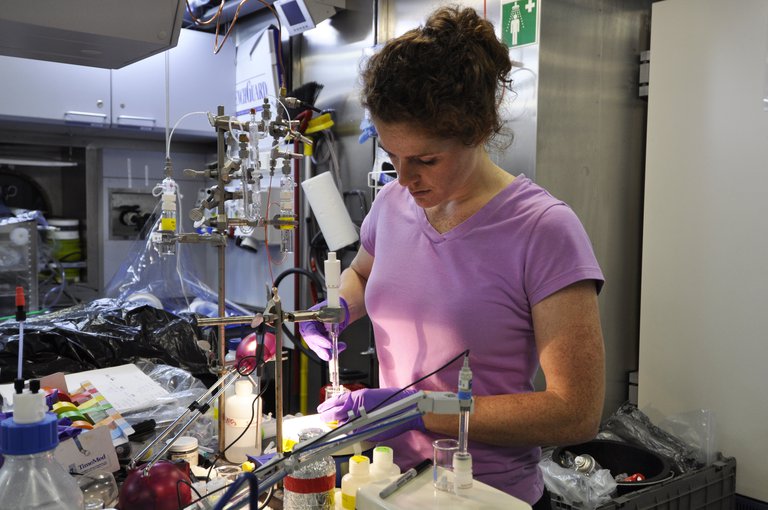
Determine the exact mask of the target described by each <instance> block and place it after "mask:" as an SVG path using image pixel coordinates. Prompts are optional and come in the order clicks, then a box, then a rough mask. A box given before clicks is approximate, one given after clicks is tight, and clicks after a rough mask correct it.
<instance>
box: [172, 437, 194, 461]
mask: <svg viewBox="0 0 768 510" xmlns="http://www.w3.org/2000/svg"><path fill="white" fill-rule="evenodd" d="M168 460H171V461H174V460H183V461H185V462H187V463H188V464H189V465H190V466H197V438H196V437H192V436H181V437H180V438H178V439H177V440H176V442H175V443H173V445H171V448H170V449H169V450H168Z"/></svg>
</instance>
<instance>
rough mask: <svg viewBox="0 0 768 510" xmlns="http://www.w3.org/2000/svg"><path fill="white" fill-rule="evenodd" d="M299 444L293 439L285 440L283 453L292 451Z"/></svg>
mask: <svg viewBox="0 0 768 510" xmlns="http://www.w3.org/2000/svg"><path fill="white" fill-rule="evenodd" d="M297 442H298V441H294V440H293V439H287V438H283V451H284V452H290V451H292V450H293V447H294V446H296V443H297Z"/></svg>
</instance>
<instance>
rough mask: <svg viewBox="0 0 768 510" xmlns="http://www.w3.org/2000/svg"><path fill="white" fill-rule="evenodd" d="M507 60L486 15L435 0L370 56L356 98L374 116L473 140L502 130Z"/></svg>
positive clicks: (466, 141) (480, 140)
mask: <svg viewBox="0 0 768 510" xmlns="http://www.w3.org/2000/svg"><path fill="white" fill-rule="evenodd" d="M511 68H512V64H511V63H510V60H509V50H508V49H507V47H506V46H505V45H504V44H503V43H502V42H501V41H499V39H498V38H497V37H496V34H495V32H494V29H493V25H492V24H491V23H490V22H489V21H487V20H484V19H482V18H481V17H480V16H478V14H477V12H475V10H474V9H472V8H461V7H458V6H447V7H441V8H439V9H438V10H436V11H434V12H433V13H432V14H431V15H430V16H429V18H428V19H427V21H426V23H425V24H424V25H423V26H420V27H418V28H416V29H413V30H409V31H408V32H406V33H405V34H403V35H402V36H400V37H397V38H395V39H392V40H391V41H389V42H387V43H386V45H385V46H384V47H383V48H382V49H381V51H379V52H378V53H376V54H375V55H373V56H372V57H371V58H370V59H369V60H368V62H367V63H366V65H365V67H364V69H363V72H362V80H363V90H362V103H363V106H364V107H366V108H368V110H369V111H370V112H371V115H372V116H373V118H374V119H376V120H381V121H382V122H387V123H390V122H398V123H399V122H406V123H412V124H414V126H415V127H416V128H417V129H423V130H425V131H429V132H431V133H433V134H436V135H437V136H443V137H447V138H457V139H459V140H461V141H462V142H463V143H464V144H466V145H468V146H475V145H478V144H481V143H484V142H486V141H487V140H489V139H490V138H491V137H492V136H493V135H495V134H496V133H498V132H499V131H500V130H501V127H502V122H501V119H500V118H499V113H498V103H499V98H500V95H501V93H502V91H503V88H504V87H506V86H507V85H508V83H509V80H508V79H507V75H508V74H509V71H510V70H511Z"/></svg>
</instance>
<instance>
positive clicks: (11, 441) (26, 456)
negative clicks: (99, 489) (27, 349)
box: [0, 380, 84, 510]
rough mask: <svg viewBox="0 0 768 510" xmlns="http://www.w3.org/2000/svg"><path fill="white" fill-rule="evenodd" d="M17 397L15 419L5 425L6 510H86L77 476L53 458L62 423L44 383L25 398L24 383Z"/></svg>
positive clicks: (1, 445) (0, 435)
mask: <svg viewBox="0 0 768 510" xmlns="http://www.w3.org/2000/svg"><path fill="white" fill-rule="evenodd" d="M19 382H20V384H18V383H17V385H16V393H15V394H14V395H13V409H14V415H13V417H12V418H7V419H5V420H3V422H2V423H1V424H0V450H2V452H3V455H4V456H5V463H4V464H3V467H2V468H0V495H2V500H1V502H0V507H2V508H3V510H23V509H30V508H34V509H35V510H74V509H77V510H82V509H83V508H84V501H83V493H82V491H81V490H80V487H79V486H78V485H77V482H76V481H75V479H74V478H72V476H71V475H70V474H69V473H67V472H66V471H65V470H64V468H63V467H61V465H60V464H59V463H58V462H57V461H56V459H55V458H54V457H53V451H54V450H55V449H56V446H57V445H58V444H59V436H58V432H57V429H56V425H57V418H56V415H55V414H53V413H48V412H46V411H47V407H46V405H45V396H44V395H43V393H41V392H40V391H39V389H40V382H39V381H36V380H33V381H30V390H31V391H30V392H26V393H22V390H23V386H24V383H23V381H19Z"/></svg>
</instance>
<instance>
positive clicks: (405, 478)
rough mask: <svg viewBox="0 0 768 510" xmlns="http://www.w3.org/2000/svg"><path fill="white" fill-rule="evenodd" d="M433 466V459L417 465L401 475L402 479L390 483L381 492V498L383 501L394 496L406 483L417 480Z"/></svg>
mask: <svg viewBox="0 0 768 510" xmlns="http://www.w3.org/2000/svg"><path fill="white" fill-rule="evenodd" d="M431 465H432V459H424V460H422V461H421V462H419V463H418V464H416V467H412V468H411V469H409V470H408V471H406V472H405V473H403V474H402V475H400V478H398V479H397V480H395V481H394V482H392V483H390V484H389V485H387V486H386V487H384V488H383V489H382V490H381V492H379V497H380V498H381V499H384V498H386V497H387V496H390V495H392V493H393V492H395V491H396V490H397V489H399V488H400V487H402V486H403V485H405V484H406V483H408V482H410V481H411V480H413V479H414V478H416V477H417V476H418V475H419V474H420V473H421V472H422V471H424V470H425V469H427V468H428V467H429V466H431Z"/></svg>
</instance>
